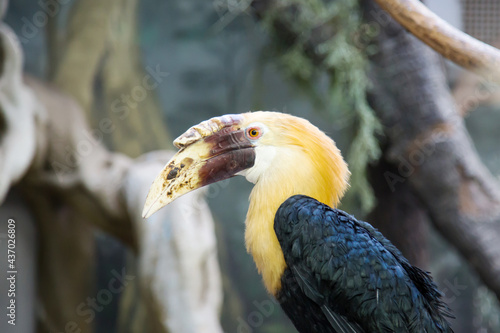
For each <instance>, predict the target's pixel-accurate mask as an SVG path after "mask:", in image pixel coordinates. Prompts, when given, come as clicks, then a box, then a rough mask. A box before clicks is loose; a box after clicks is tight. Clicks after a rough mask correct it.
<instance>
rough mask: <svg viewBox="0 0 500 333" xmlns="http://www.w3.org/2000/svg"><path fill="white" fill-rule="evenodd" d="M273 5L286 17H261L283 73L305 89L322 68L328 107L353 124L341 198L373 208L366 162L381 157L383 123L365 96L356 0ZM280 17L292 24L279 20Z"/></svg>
mask: <svg viewBox="0 0 500 333" xmlns="http://www.w3.org/2000/svg"><path fill="white" fill-rule="evenodd" d="M277 6H279V8H280V12H281V13H283V12H285V14H284V15H288V16H289V17H278V16H276V14H274V13H273V12H272V11H270V14H269V15H268V17H266V20H265V22H266V24H267V26H268V27H269V28H270V29H271V31H272V33H273V34H274V35H275V36H276V37H277V38H276V43H277V45H276V46H277V47H278V50H279V55H280V56H279V58H280V61H281V63H282V64H283V67H284V69H285V71H286V73H287V74H289V75H290V76H291V77H293V78H294V79H295V80H296V81H297V82H298V83H300V84H301V85H302V86H303V87H306V91H307V90H309V89H312V88H311V86H312V82H313V80H314V78H315V76H316V75H317V74H319V73H321V72H327V73H328V75H329V77H330V92H329V101H328V103H327V104H328V108H327V109H328V113H329V114H330V115H331V116H333V118H334V119H335V118H343V119H348V120H349V122H350V123H351V124H352V125H353V126H354V130H355V136H354V139H353V141H352V143H351V145H350V147H349V152H348V154H347V162H348V163H349V168H350V170H351V172H352V177H351V190H350V191H349V192H348V195H347V196H346V199H345V201H347V202H351V201H352V200H354V199H357V200H359V202H360V204H361V209H362V210H363V212H367V211H369V210H371V209H372V208H373V206H374V204H375V197H374V194H373V190H372V188H371V186H370V184H369V182H368V180H367V174H366V168H367V165H368V164H369V163H370V162H372V161H375V160H377V159H378V158H379V157H380V148H379V145H378V142H377V138H376V137H377V135H379V134H381V132H382V126H381V124H380V122H379V120H378V119H377V117H376V116H375V113H374V111H373V110H372V109H371V107H370V106H369V105H368V103H367V101H366V90H367V89H368V84H369V80H368V78H367V75H366V69H367V66H368V60H367V57H366V54H367V52H368V50H369V48H368V47H367V46H368V43H367V41H366V40H363V38H366V37H367V34H364V33H361V29H362V27H363V22H362V18H361V14H360V10H359V7H358V1H357V0H336V1H320V0H305V1H304V0H302V1H299V0H281V1H278V2H277ZM283 8H286V9H287V10H285V11H283ZM281 15H283V14H281ZM276 22H282V24H281V25H280V24H276ZM283 22H293V24H292V25H283ZM332 29H333V31H332ZM282 30H285V31H282ZM286 30H288V31H286ZM318 31H323V32H324V33H329V32H330V34H332V33H331V32H333V37H331V38H329V39H326V40H323V41H322V40H319V41H318V40H317V39H318V38H320V39H321V38H323V36H322V35H321V33H318ZM291 36H298V37H291ZM287 37H288V39H287ZM290 38H295V39H294V40H290ZM368 42H369V40H368ZM290 44H291V45H290Z"/></svg>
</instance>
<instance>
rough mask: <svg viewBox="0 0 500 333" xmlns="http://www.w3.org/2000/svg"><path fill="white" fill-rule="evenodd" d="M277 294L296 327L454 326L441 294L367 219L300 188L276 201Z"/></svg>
mask: <svg viewBox="0 0 500 333" xmlns="http://www.w3.org/2000/svg"><path fill="white" fill-rule="evenodd" d="M274 230H275V232H276V235H277V237H278V240H279V242H280V245H281V247H282V250H283V254H284V257H285V261H286V264H287V268H286V270H285V272H284V274H283V276H282V278H281V283H282V284H281V289H280V291H279V292H278V294H277V295H276V296H277V299H278V301H279V302H280V304H281V306H282V308H283V310H284V311H285V312H286V313H287V315H288V316H289V317H290V318H291V320H292V322H293V323H294V324H295V326H296V328H297V329H298V331H299V332H318V333H323V332H339V333H343V332H418V333H421V332H452V330H451V328H450V326H449V323H448V322H447V320H446V319H445V317H450V314H449V313H448V312H447V308H446V306H445V305H444V303H443V302H442V301H441V294H440V292H439V291H438V290H437V287H436V285H435V284H434V282H433V281H432V278H431V277H430V275H429V274H428V273H427V272H424V271H422V270H420V269H419V268H417V267H413V266H412V265H410V263H409V262H408V261H407V260H406V259H405V258H404V257H403V255H402V254H401V253H400V252H399V250H398V249H396V247H394V246H393V245H392V244H391V243H390V242H389V241H388V240H387V239H386V238H384V236H383V235H382V234H381V233H379V232H378V231H377V230H376V229H375V228H373V227H372V226H371V225H370V224H368V223H366V222H362V221H358V220H356V219H355V218H354V217H353V216H351V215H349V214H347V213H345V212H343V211H341V210H338V209H332V208H330V207H328V206H327V205H324V204H322V203H320V202H319V201H317V200H315V199H313V198H310V197H307V196H302V195H296V196H293V197H290V198H289V199H288V200H286V201H285V202H284V203H283V204H282V205H281V206H280V208H279V209H278V211H277V213H276V216H275V220H274Z"/></svg>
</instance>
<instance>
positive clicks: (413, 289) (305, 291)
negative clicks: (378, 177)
mask: <svg viewBox="0 0 500 333" xmlns="http://www.w3.org/2000/svg"><path fill="white" fill-rule="evenodd" d="M174 144H175V146H176V147H177V148H179V149H180V150H179V152H177V154H176V155H175V156H174V157H173V158H172V159H171V160H170V161H169V162H168V163H167V165H166V166H165V168H164V169H163V170H162V171H161V173H160V174H159V175H158V176H157V178H156V179H155V180H154V182H153V184H152V186H151V189H150V191H149V194H148V197H147V199H146V204H145V206H144V211H143V216H144V217H149V216H151V214H153V213H154V212H156V211H157V210H158V209H160V208H161V207H163V206H165V205H167V204H168V203H170V202H172V201H173V200H175V199H176V198H178V197H180V196H181V195H183V194H185V193H188V192H190V191H192V190H194V189H197V188H199V187H202V186H205V185H208V184H211V183H214V182H217V181H220V180H223V179H227V178H230V177H233V176H235V175H242V176H245V177H246V179H247V180H248V181H250V182H252V183H254V184H255V186H254V188H253V190H252V193H251V195H250V206H249V209H248V213H247V218H246V230H245V242H246V247H247V250H248V251H249V252H250V253H251V254H252V256H253V259H254V261H255V264H256V266H257V269H258V271H259V272H260V274H261V275H262V278H263V282H264V285H265V287H266V288H267V290H268V292H269V293H270V294H272V295H273V296H274V297H276V299H277V300H278V301H279V303H280V304H281V307H282V308H283V310H284V311H285V312H286V314H287V315H288V316H289V317H290V319H291V320H292V322H293V323H294V325H295V327H296V328H297V330H298V331H299V332H320V333H322V332H342V333H344V332H367V333H371V332H418V333H422V332H452V330H451V328H450V325H449V323H448V322H447V320H446V319H445V317H446V316H450V315H449V313H448V312H447V307H446V305H445V304H444V303H443V302H442V300H441V294H440V292H439V291H438V290H437V287H436V285H435V284H434V283H433V281H432V278H431V277H430V275H429V274H428V273H427V272H424V271H422V270H420V269H419V268H417V267H413V266H412V265H410V263H409V262H408V260H406V259H405V258H404V257H403V255H402V254H401V252H399V250H398V249H396V247H394V246H393V245H392V244H391V242H389V241H388V240H387V239H386V238H384V236H383V235H382V234H381V233H380V232H378V231H377V230H376V229H375V228H373V227H372V226H371V225H370V224H368V223H366V222H362V221H358V220H356V219H355V218H354V217H353V216H351V215H349V214H347V213H345V212H343V211H341V210H339V209H336V208H335V207H336V206H337V204H338V203H339V200H340V198H341V197H342V195H343V194H344V191H345V190H346V188H347V187H348V178H349V175H350V173H349V170H348V168H347V164H346V163H345V162H344V159H343V158H342V155H341V154H340V151H339V149H338V148H337V147H336V145H335V143H334V142H333V140H332V139H330V138H329V137H328V136H327V135H326V134H324V133H323V132H322V131H320V130H319V129H318V128H317V127H315V126H314V125H312V124H311V123H310V122H308V121H307V120H305V119H302V118H298V117H294V116H291V115H287V114H282V113H278V112H263V111H259V112H249V113H244V114H231V115H225V116H221V117H215V118H212V119H209V120H207V121H203V122H201V123H200V124H198V125H195V126H193V127H191V128H190V129H188V130H187V131H186V132H185V133H184V134H183V135H181V136H180V137H178V138H177V139H176V140H175V141H174Z"/></svg>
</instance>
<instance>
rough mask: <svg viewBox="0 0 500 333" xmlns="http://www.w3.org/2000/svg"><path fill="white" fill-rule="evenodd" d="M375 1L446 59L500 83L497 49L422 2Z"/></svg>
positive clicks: (499, 58)
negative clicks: (455, 26)
mask: <svg viewBox="0 0 500 333" xmlns="http://www.w3.org/2000/svg"><path fill="white" fill-rule="evenodd" d="M375 2H377V3H378V4H379V5H380V7H382V8H383V9H385V10H386V11H387V12H388V13H389V14H391V16H392V17H393V18H394V19H395V20H396V21H397V22H399V23H400V24H401V25H402V26H403V27H405V28H406V29H408V30H409V31H410V32H411V33H412V34H413V35H415V36H416V37H417V38H418V39H420V40H421V41H423V42H424V43H425V44H427V45H429V46H430V47H432V48H433V49H434V50H435V51H436V52H438V53H439V54H441V55H442V56H444V57H445V58H447V59H449V60H451V61H453V62H454V63H456V64H457V65H460V66H462V67H464V68H467V69H470V70H473V71H476V72H478V73H480V74H482V75H485V76H492V80H495V81H496V82H500V70H499V68H500V50H498V49H497V48H495V47H492V46H490V45H488V44H486V43H483V42H481V41H479V40H477V39H475V38H473V37H471V36H469V35H467V34H466V33H464V32H462V31H460V30H458V29H456V28H454V27H452V26H451V25H450V24H448V23H447V22H445V21H444V20H443V19H441V18H440V17H439V16H437V15H436V14H434V13H433V12H432V11H430V10H429V9H428V8H427V7H426V6H425V5H424V4H422V3H421V2H420V1H418V0H375ZM492 74H493V75H492Z"/></svg>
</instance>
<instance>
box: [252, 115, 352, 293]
mask: <svg viewBox="0 0 500 333" xmlns="http://www.w3.org/2000/svg"><path fill="white" fill-rule="evenodd" d="M278 115H280V117H281V118H279V119H276V118H273V121H272V122H269V123H267V122H266V124H268V125H269V128H270V131H271V132H272V133H273V135H272V136H268V138H267V142H266V141H264V142H262V144H263V145H268V149H272V151H273V156H274V157H273V160H272V163H271V164H270V166H269V167H268V168H267V169H266V171H265V172H263V173H262V175H260V177H259V178H258V180H257V182H256V184H255V187H254V189H253V191H252V193H251V195H250V207H249V209H248V214H247V219H246V231H245V241H246V246H247V250H248V251H249V252H250V253H251V254H252V256H253V258H254V261H255V264H256V265H257V269H258V271H259V272H260V273H261V274H262V278H263V281H264V284H265V286H266V288H267V290H268V291H269V293H271V294H273V295H276V293H277V292H278V291H279V290H280V289H281V276H282V274H283V271H284V270H285V268H286V263H285V259H284V257H283V252H282V250H281V246H280V244H279V242H278V239H277V237H276V234H275V232H274V216H275V214H276V211H277V210H278V208H279V206H280V205H281V204H282V203H283V202H284V201H285V200H286V199H288V198H289V197H291V196H293V195H296V194H303V195H308V196H310V197H312V198H315V199H316V200H318V201H320V202H322V203H324V204H327V205H329V206H331V207H335V206H336V205H337V204H338V202H339V200H340V198H341V197H342V195H343V193H344V191H345V190H346V188H347V186H348V183H347V180H348V177H349V171H348V169H347V165H346V163H345V162H344V160H343V158H342V156H341V154H340V151H339V150H338V149H337V147H336V146H335V144H334V142H333V141H332V140H331V139H330V138H329V137H327V136H326V135H325V134H324V133H323V132H321V131H320V130H319V129H317V128H316V127H315V126H313V125H311V124H310V123H309V122H308V121H306V120H304V119H301V118H295V117H291V116H287V115H281V114H278ZM280 120H281V121H280ZM269 146H272V148H269ZM257 150H258V148H257ZM258 154H259V151H257V156H258ZM257 162H258V157H257Z"/></svg>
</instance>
